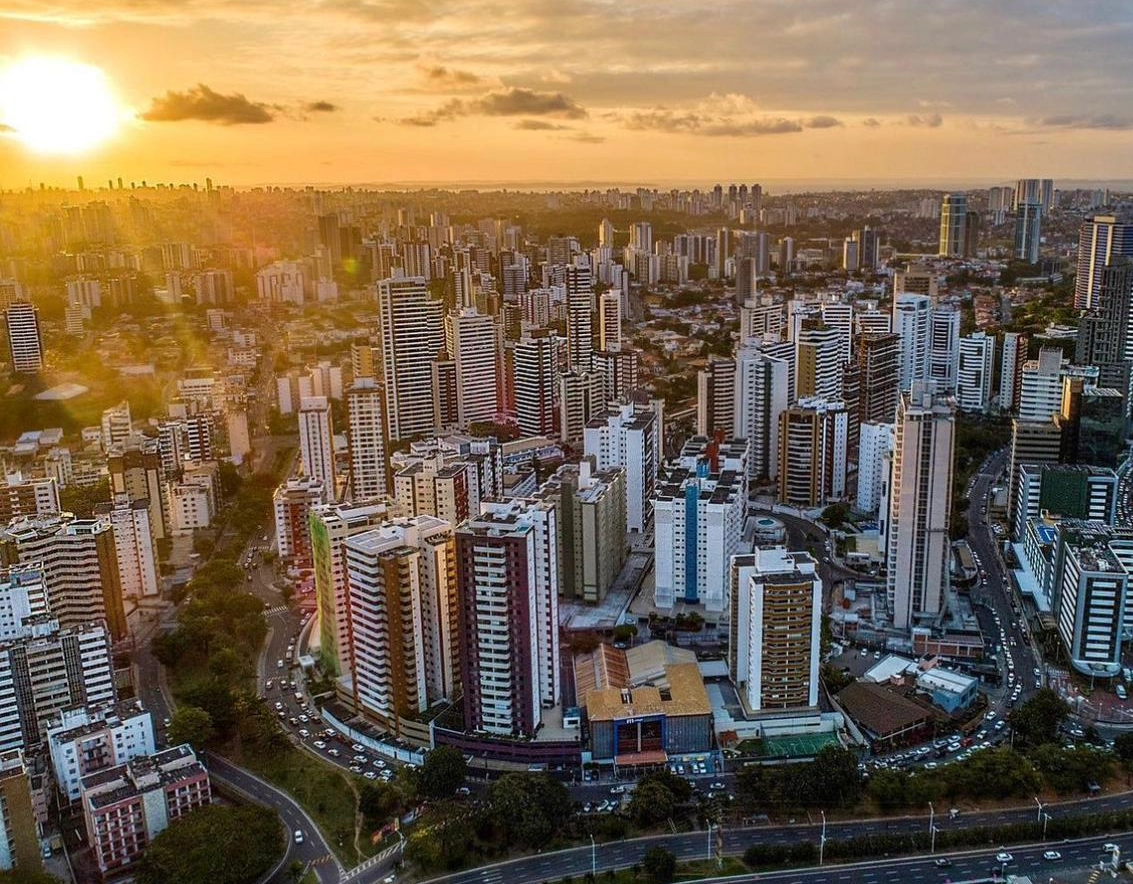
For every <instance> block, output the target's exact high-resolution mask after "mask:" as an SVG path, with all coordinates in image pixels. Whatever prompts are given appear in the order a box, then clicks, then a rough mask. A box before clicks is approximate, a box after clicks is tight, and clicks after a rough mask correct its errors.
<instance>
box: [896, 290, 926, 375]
mask: <svg viewBox="0 0 1133 884" xmlns="http://www.w3.org/2000/svg"><path fill="white" fill-rule="evenodd" d="M931 315H932V299H931V298H929V297H928V296H927V295H896V296H895V297H894V299H893V331H894V332H896V333H897V334H898V335H900V336H901V363H900V369H899V372H898V379H897V380H898V384H899V385H900V389H901V391H907V390H909V389H911V388H912V386H913V384H914V383H916V382H917V381H925V380H927V379H928V344H929V318H930V316H931Z"/></svg>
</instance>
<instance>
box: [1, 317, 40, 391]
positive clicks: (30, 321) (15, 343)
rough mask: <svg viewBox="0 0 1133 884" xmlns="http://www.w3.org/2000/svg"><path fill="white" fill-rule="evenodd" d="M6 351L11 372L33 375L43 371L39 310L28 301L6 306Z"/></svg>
mask: <svg viewBox="0 0 1133 884" xmlns="http://www.w3.org/2000/svg"><path fill="white" fill-rule="evenodd" d="M6 317H7V320H8V349H9V352H10V353H11V356H12V371H14V372H16V373H17V374H35V373H36V372H39V371H42V370H43V337H42V334H41V332H40V328H39V310H38V309H37V308H36V307H35V305H33V304H31V303H29V302H28V301H14V302H12V303H11V304H9V305H8V310H7V313H6Z"/></svg>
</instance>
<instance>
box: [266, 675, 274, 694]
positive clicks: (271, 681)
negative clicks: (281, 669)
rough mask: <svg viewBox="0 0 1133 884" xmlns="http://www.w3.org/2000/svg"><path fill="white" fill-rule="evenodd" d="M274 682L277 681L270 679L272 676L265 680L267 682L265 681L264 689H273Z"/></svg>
mask: <svg viewBox="0 0 1133 884" xmlns="http://www.w3.org/2000/svg"><path fill="white" fill-rule="evenodd" d="M274 683H275V682H274V680H273V679H270V678H269V679H268V680H267V681H265V682H264V690H265V691H270V690H271V686H272V685H273V684H274Z"/></svg>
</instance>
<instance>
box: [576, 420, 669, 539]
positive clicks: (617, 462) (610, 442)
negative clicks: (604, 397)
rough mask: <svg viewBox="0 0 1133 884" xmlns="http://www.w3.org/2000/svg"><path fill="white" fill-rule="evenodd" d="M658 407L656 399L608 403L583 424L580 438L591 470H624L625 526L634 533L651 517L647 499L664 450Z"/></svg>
mask: <svg viewBox="0 0 1133 884" xmlns="http://www.w3.org/2000/svg"><path fill="white" fill-rule="evenodd" d="M662 408H663V406H662V404H661V403H660V402H652V403H650V404H649V405H637V404H634V403H612V404H611V406H610V408H609V409H607V410H606V411H605V412H604V413H602V414H600V415H598V416H596V417H595V418H594V419H592V420H591V421H590V422H589V423H588V424H587V425H586V430H585V433H584V437H583V450H584V453H585V454H586V456H587V457H592V458H594V464H595V469H598V470H608V469H611V468H613V467H621V468H622V469H624V470H625V490H626V527H627V528H628V530H630V531H634V532H644V531H645V530H646V528H647V527H648V525H649V522H650V519H651V513H650V509H649V501H650V498H651V497H652V496H653V488H654V483H655V481H656V477H657V467H658V464H659V463H660V459H661V457H662V456H663V455H662V452H663V451H664V445H663V442H662V439H663V437H662V433H663V422H664V415H663V414H662V413H659V412H660V409H662Z"/></svg>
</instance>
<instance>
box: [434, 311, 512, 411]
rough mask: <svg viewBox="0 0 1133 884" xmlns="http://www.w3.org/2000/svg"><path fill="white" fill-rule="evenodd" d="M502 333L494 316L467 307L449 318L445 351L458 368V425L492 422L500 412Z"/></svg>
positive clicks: (446, 319)
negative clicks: (500, 339)
mask: <svg viewBox="0 0 1133 884" xmlns="http://www.w3.org/2000/svg"><path fill="white" fill-rule="evenodd" d="M499 343H500V342H499V331H498V329H497V326H496V323H495V321H494V320H493V318H492V317H491V316H488V315H487V314H482V313H477V312H476V310H475V308H465V309H462V310H460V311H459V312H455V313H450V314H449V315H448V316H446V317H445V349H446V350H447V351H448V354H449V357H450V358H451V359H452V360H453V364H454V366H455V369H456V414H457V424H458V425H459V426H461V427H463V428H467V427H468V425H469V424H471V423H474V422H477V421H491V420H494V419H495V417H496V412H497V411H498V410H499V387H500V385H499V364H500V360H499V352H500V351H499Z"/></svg>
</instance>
